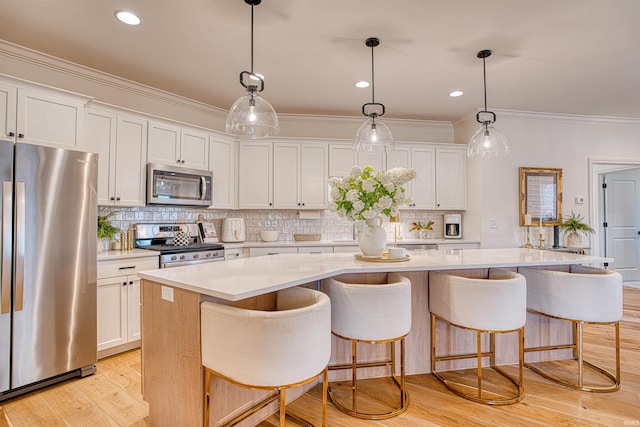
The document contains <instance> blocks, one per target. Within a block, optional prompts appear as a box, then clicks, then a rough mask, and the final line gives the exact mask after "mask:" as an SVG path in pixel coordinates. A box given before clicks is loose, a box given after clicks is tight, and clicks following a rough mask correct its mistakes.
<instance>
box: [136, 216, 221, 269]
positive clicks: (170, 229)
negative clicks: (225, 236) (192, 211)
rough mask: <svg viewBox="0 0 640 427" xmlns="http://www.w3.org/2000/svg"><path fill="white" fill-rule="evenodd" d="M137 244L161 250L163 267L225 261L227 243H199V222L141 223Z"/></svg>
mask: <svg viewBox="0 0 640 427" xmlns="http://www.w3.org/2000/svg"><path fill="white" fill-rule="evenodd" d="M135 236H136V237H135V240H136V247H137V248H140V249H149V250H152V251H159V252H160V268H169V267H180V266H183V265H191V264H201V263H205V262H216V261H224V246H222V245H221V244H219V243H202V242H199V240H200V239H199V236H200V234H199V229H198V224H184V223H163V224H137V225H136V233H135Z"/></svg>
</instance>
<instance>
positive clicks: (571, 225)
mask: <svg viewBox="0 0 640 427" xmlns="http://www.w3.org/2000/svg"><path fill="white" fill-rule="evenodd" d="M583 221H584V217H583V216H582V215H580V214H576V213H574V212H573V211H571V215H569V216H566V217H565V218H564V219H563V220H562V221H561V222H560V224H559V227H560V229H561V230H562V231H564V232H565V234H566V236H567V247H570V248H578V247H581V246H582V236H581V234H580V232H582V233H595V232H596V230H594V229H593V228H591V227H590V226H589V225H588V224H586V223H585V222H583Z"/></svg>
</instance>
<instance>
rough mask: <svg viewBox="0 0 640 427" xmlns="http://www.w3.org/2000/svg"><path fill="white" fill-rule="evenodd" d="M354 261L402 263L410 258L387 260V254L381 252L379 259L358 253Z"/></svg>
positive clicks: (406, 256)
mask: <svg viewBox="0 0 640 427" xmlns="http://www.w3.org/2000/svg"><path fill="white" fill-rule="evenodd" d="M356 259H357V260H358V261H366V262H404V261H409V259H411V257H410V256H409V255H405V257H404V258H389V253H388V252H382V256H379V257H367V256H364V255H362V254H360V253H358V254H356Z"/></svg>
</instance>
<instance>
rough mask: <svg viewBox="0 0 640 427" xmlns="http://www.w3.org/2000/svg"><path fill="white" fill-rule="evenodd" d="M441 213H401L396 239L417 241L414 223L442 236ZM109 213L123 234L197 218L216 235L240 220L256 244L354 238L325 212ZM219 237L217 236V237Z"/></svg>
mask: <svg viewBox="0 0 640 427" xmlns="http://www.w3.org/2000/svg"><path fill="white" fill-rule="evenodd" d="M454 212H455V211H452V212H442V211H427V210H422V211H419V210H411V211H402V212H401V214H400V216H401V218H402V222H400V223H398V224H397V229H398V235H399V236H402V237H403V238H405V239H417V238H418V232H417V231H412V232H410V231H409V229H410V228H411V223H412V222H415V221H422V222H426V221H428V220H431V221H434V222H435V224H434V226H433V232H432V235H433V237H435V238H441V237H442V236H443V230H444V228H443V224H442V223H443V216H444V214H445V213H454ZM109 213H113V215H112V217H111V218H110V219H111V222H112V223H113V224H114V225H115V226H117V227H119V228H121V229H123V230H126V229H128V228H129V226H130V225H132V224H137V223H141V222H147V223H148V222H176V221H184V222H188V223H189V222H191V223H193V222H195V221H196V220H198V218H199V217H200V216H202V219H204V220H205V221H209V222H212V223H213V224H214V226H215V227H216V230H217V231H218V233H220V231H221V227H222V220H223V219H224V218H244V219H245V225H246V240H247V241H260V237H259V233H260V230H278V231H280V236H279V237H278V241H280V242H282V241H293V240H294V239H293V235H294V234H301V233H305V234H321V236H322V237H321V240H325V241H327V240H329V241H331V240H351V239H353V238H354V237H355V236H354V230H353V223H352V222H351V221H348V220H346V219H344V218H340V217H339V216H338V215H336V214H335V213H334V212H331V211H329V210H324V211H319V212H318V213H319V219H301V218H299V215H298V211H296V210H277V211H274V210H228V211H227V210H209V209H201V208H188V207H168V206H147V207H139V208H113V207H106V206H99V207H98V214H99V215H107V214H109ZM383 226H384V228H385V229H386V230H387V234H388V235H389V238H390V239H393V229H394V227H393V224H390V223H388V222H385V223H384V224H383ZM219 235H220V234H219Z"/></svg>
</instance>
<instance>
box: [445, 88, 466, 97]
mask: <svg viewBox="0 0 640 427" xmlns="http://www.w3.org/2000/svg"><path fill="white" fill-rule="evenodd" d="M463 93H464V92H463V91H461V90H452V91H451V92H449V96H450V97H452V98H455V97H457V96H462V94H463Z"/></svg>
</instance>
